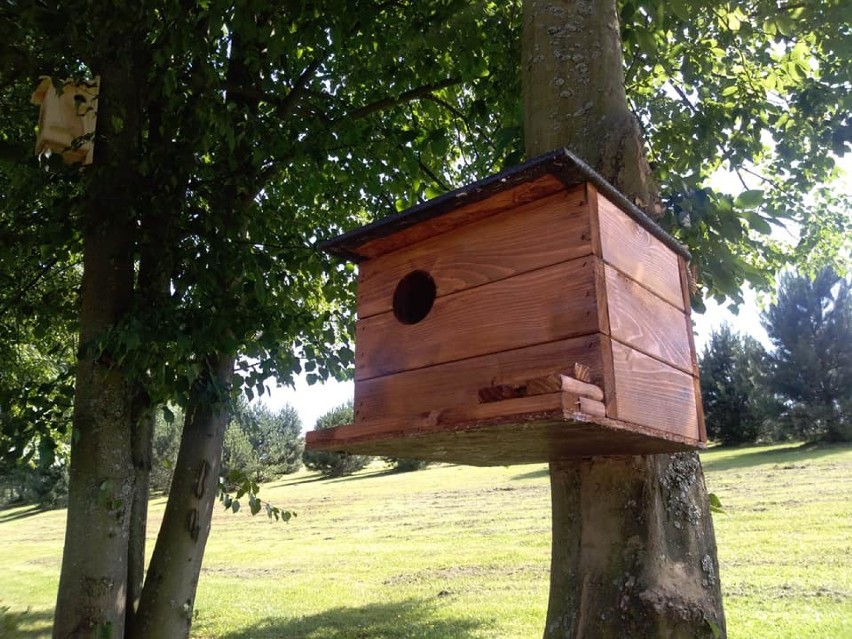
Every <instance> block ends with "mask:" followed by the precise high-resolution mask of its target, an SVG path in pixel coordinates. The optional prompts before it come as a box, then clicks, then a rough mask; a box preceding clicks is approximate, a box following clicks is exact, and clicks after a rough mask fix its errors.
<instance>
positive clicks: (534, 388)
mask: <svg viewBox="0 0 852 639" xmlns="http://www.w3.org/2000/svg"><path fill="white" fill-rule="evenodd" d="M557 391H561V392H566V393H573V394H574V395H577V396H578V397H589V398H591V399H594V400H597V401H599V402H600V401H603V398H604V394H603V390H601V389H600V387H598V386H595V385H594V384H590V383H588V382H581V381H580V380H579V379H574V378H573V377H569V376H568V375H559V374H553V375H545V376H544V377H534V378H532V379H529V380H527V383H526V393H527V395H541V394H544V393H555V392H557Z"/></svg>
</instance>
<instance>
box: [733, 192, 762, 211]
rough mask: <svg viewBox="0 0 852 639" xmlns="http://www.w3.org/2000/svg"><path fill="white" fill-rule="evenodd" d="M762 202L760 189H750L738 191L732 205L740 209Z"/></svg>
mask: <svg viewBox="0 0 852 639" xmlns="http://www.w3.org/2000/svg"><path fill="white" fill-rule="evenodd" d="M762 202H763V191H762V190H760V189H751V190H748V191H743V192H742V193H740V194H739V195H738V196H737V198H736V200H734V206H736V207H738V208H741V209H753V208H755V207H757V206H760V204H761V203H762Z"/></svg>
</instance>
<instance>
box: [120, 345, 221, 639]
mask: <svg viewBox="0 0 852 639" xmlns="http://www.w3.org/2000/svg"><path fill="white" fill-rule="evenodd" d="M233 368H234V357H233V356H231V355H219V356H217V357H214V358H211V360H210V361H209V362H208V370H207V372H206V373H205V374H204V375H202V377H201V379H200V380H199V381H198V382H197V383H196V384H195V386H194V387H193V390H192V393H191V397H190V403H189V407H188V409H187V414H186V421H185V422H184V428H183V434H182V437H181V443H180V450H179V452H178V458H177V462H176V464H175V472H174V478H173V479H172V486H171V490H170V491H169V501H168V504H167V506H166V512H165V514H164V516H163V523H162V525H161V526H160V533H159V535H158V537H157V543H156V545H155V546H154V553H153V556H152V557H151V563H150V565H149V567H148V574H147V576H146V578H145V586H144V588H143V591H142V598H141V600H140V602H139V608H138V610H137V612H136V616H135V619H134V623H133V626H132V627H131V628H129V629H128V637H131V638H132V639H159V638H161V637H168V638H169V639H178V638H179V637H187V636H188V635H189V629H190V626H191V624H192V612H193V609H194V605H195V591H196V588H197V586H198V576H199V573H200V572H201V561H202V559H203V557H204V548H205V546H206V544H207V537H208V535H209V533H210V522H211V519H212V516H213V506H214V505H215V503H216V500H217V495H218V486H219V465H220V462H221V457H222V443H223V441H224V437H225V427H226V426H227V423H228V409H227V402H226V401H225V400H226V398H227V389H228V387H229V385H230V382H231V375H232V372H233Z"/></svg>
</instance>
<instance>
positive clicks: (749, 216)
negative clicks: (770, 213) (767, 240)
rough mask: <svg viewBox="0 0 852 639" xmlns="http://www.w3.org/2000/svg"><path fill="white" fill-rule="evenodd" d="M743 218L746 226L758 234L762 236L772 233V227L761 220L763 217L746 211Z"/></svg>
mask: <svg viewBox="0 0 852 639" xmlns="http://www.w3.org/2000/svg"><path fill="white" fill-rule="evenodd" d="M745 218H746V221H747V222H748V225H749V226H750V227H751V228H752V229H753V230H755V231H757V232H758V233H762V234H763V235H769V234H770V233H772V226H770V224H769V222H767V221H766V220H765V219H763V216H761V215H760V214H759V213H755V212H754V211H746V214H745Z"/></svg>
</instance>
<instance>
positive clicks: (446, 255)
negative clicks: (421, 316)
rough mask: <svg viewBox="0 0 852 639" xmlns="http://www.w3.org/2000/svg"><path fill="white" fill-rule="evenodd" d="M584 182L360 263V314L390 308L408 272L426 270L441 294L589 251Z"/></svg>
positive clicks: (499, 278) (531, 269)
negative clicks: (400, 282) (395, 291)
mask: <svg viewBox="0 0 852 639" xmlns="http://www.w3.org/2000/svg"><path fill="white" fill-rule="evenodd" d="M585 198H586V194H585V191H584V189H583V188H582V186H580V187H575V188H574V189H572V190H570V191H563V192H560V193H557V194H555V195H551V196H549V197H545V198H542V199H540V200H536V201H535V202H532V203H530V204H527V205H524V206H522V207H520V208H517V209H512V210H509V211H505V212H503V213H499V214H497V215H493V216H491V217H488V218H486V219H483V220H481V221H478V222H475V223H472V224H466V225H465V226H462V227H460V228H456V229H454V230H452V231H451V232H448V233H443V234H441V235H437V236H434V237H430V238H428V239H425V240H423V241H421V242H419V243H417V244H415V245H413V246H409V247H406V248H405V249H402V250H398V251H394V252H392V253H388V254H386V255H382V256H380V257H377V258H375V259H372V260H367V261H366V262H363V263H362V264H361V265H360V266H359V281H358V317H359V318H361V319H363V318H367V317H371V316H373V315H377V314H379V313H384V312H386V311H389V310H391V307H392V303H393V294H394V289H395V288H396V286H397V284H398V283H399V281H400V280H401V279H402V278H403V277H405V275H406V274H408V273H410V272H411V271H414V270H421V271H426V272H427V273H429V274H430V275H431V276H432V279H434V280H435V283H436V284H437V288H438V293H437V294H438V296H442V295H449V294H451V293H455V292H456V291H460V290H463V289H466V288H471V287H473V286H481V285H482V284H487V283H488V282H493V281H496V280H501V279H505V278H507V277H512V276H514V275H517V274H519V273H524V272H527V271H533V270H536V269H539V268H542V267H544V266H549V265H551V264H557V263H559V262H567V261H569V260H572V259H575V258H577V257H582V256H584V255H589V254H590V253H591V231H590V229H589V219H588V207H587V205H586V200H585Z"/></svg>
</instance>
